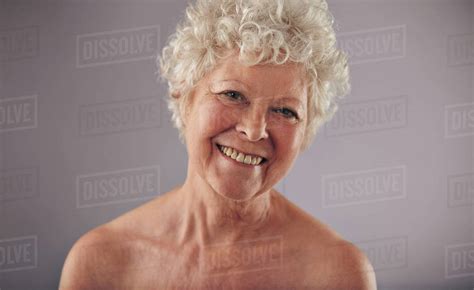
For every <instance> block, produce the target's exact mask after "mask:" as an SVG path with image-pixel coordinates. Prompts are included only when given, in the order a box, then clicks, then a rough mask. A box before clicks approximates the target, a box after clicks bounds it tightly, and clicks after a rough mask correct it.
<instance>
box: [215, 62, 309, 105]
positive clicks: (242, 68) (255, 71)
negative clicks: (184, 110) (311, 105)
mask: <svg viewBox="0 0 474 290" xmlns="http://www.w3.org/2000/svg"><path fill="white" fill-rule="evenodd" d="M208 81H209V84H210V85H211V86H213V87H214V88H216V89H217V88H218V87H222V88H224V87H226V86H235V88H234V89H240V90H243V91H246V92H247V93H250V94H254V95H256V96H259V97H260V98H279V97H293V98H298V99H300V101H302V102H303V103H305V102H304V101H305V100H306V98H307V83H308V82H307V77H306V71H305V68H304V66H303V64H297V63H291V62H288V63H285V64H281V65H279V64H257V65H253V66H248V65H245V64H242V63H241V62H240V61H239V59H238V56H237V55H232V56H230V57H227V58H225V59H222V60H221V61H220V62H219V63H218V64H217V65H216V66H215V67H214V69H213V70H212V71H211V72H210V73H209V75H208Z"/></svg>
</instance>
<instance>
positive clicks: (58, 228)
mask: <svg viewBox="0 0 474 290" xmlns="http://www.w3.org/2000/svg"><path fill="white" fill-rule="evenodd" d="M186 2H187V1H171V0H169V1H165V0H161V1H159V0H137V1H132V0H128V1H127V0H104V1H99V0H84V1H79V0H65V1H52V0H51V1H47V0H45V1H32V0H31V1H25V0H20V1H13V0H3V1H2V0H0V98H1V99H0V289H1V290H8V289H55V288H57V285H58V281H59V277H60V271H61V268H62V265H63V262H64V259H65V257H66V254H67V252H68V250H69V249H70V247H71V246H72V244H73V243H74V241H75V240H77V239H78V238H79V237H80V236H81V235H82V234H84V233H85V232H87V231H88V230H90V229H92V228H94V227H96V226H97V225H100V224H102V223H105V222H107V221H109V220H111V219H113V218H115V217H116V216H118V215H120V214H122V213H124V212H126V211H128V210H130V209H132V208H135V207H137V206H138V205H140V204H142V203H144V202H146V201H147V200H149V199H150V198H152V197H154V196H157V195H159V194H160V193H163V192H166V191H169V190H170V189H171V188H173V187H175V186H176V185H178V184H180V183H182V182H183V181H184V177H185V174H186V160H187V157H186V152H185V148H184V146H183V145H181V144H180V143H179V141H178V137H177V136H178V134H177V131H176V130H175V129H174V128H173V127H172V124H171V122H170V114H169V113H168V112H167V109H166V107H165V106H164V103H163V102H162V100H163V98H164V97H165V94H166V86H165V84H163V83H157V82H156V81H155V78H156V76H155V71H156V66H155V63H154V59H153V57H152V53H156V52H157V51H159V50H160V49H161V48H162V47H163V45H164V44H165V41H166V39H167V37H168V35H169V34H170V33H171V32H172V31H173V30H174V28H175V25H176V23H177V21H178V19H179V18H181V17H182V15H183V9H184V7H185V6H186ZM329 5H330V9H331V11H332V13H333V14H334V16H335V18H336V23H337V34H338V37H339V39H340V40H339V43H340V45H341V47H343V48H344V49H346V50H347V51H348V52H349V53H350V55H351V62H352V65H351V72H352V74H351V77H352V87H353V89H352V92H351V94H350V95H349V96H347V97H346V99H345V100H344V103H343V104H342V106H341V110H340V112H339V113H338V114H337V115H336V116H335V117H334V119H333V122H334V123H332V127H331V126H330V124H331V123H330V124H328V125H327V126H325V127H324V128H323V129H322V130H321V131H320V133H319V135H318V136H317V138H316V140H315V142H314V143H313V144H312V146H311V147H310V148H309V149H308V150H307V152H305V153H303V156H300V158H299V159H298V160H297V162H296V164H295V166H294V168H293V169H292V171H291V172H290V173H289V174H288V176H287V177H286V178H285V179H284V180H283V181H282V182H280V184H279V185H278V188H279V189H280V190H282V191H283V193H284V194H285V195H286V196H287V197H288V198H289V199H290V200H292V201H294V202H295V203H297V204H298V205H299V206H300V207H302V208H303V209H304V210H306V211H308V212H309V213H311V214H312V215H313V216H315V217H317V218H319V219H321V220H322V221H323V222H325V223H327V224H329V225H330V226H332V227H333V228H334V229H335V230H337V231H338V232H340V233H341V234H342V235H343V236H344V237H345V238H346V239H348V240H350V241H352V242H354V243H356V244H358V245H359V246H360V247H361V248H362V249H363V250H364V251H365V252H366V253H367V255H368V256H369V258H370V259H371V261H372V263H373V264H374V266H375V268H376V273H377V280H378V281H377V282H378V283H377V284H378V286H379V289H473V287H474V282H473V280H474V244H473V243H474V231H473V222H474V211H473V196H474V177H473V176H474V175H473V174H474V168H473V160H474V152H473V136H474V108H473V105H472V104H473V102H474V94H473V83H474V73H473V72H474V20H473V19H474V1H472V0H449V1H448V0H433V1H428V0H412V1H408V0H391V1H389V0H384V1H375V0H373V1H362V0H337V1H329ZM150 27H152V28H150ZM130 29H132V30H130ZM111 31H113V32H111ZM144 35H145V36H146V37H149V38H148V40H147V41H149V42H147V45H148V46H147V48H146V49H143V47H142V50H140V49H138V50H137V51H135V52H133V50H132V48H131V46H132V45H133V43H135V44H136V43H137V42H134V41H135V40H133V39H140V37H142V36H144ZM114 37H115V38H116V39H120V37H123V38H122V39H129V42H128V43H127V42H124V43H123V45H124V46H122V48H123V54H122V55H118V56H115V57H114V56H111V55H110V51H109V55H105V56H104V55H102V56H100V55H99V56H96V57H90V55H87V51H86V49H87V48H88V46H87V45H90V44H91V43H94V41H100V39H109V40H110V39H112V38H114ZM127 37H128V38H127ZM134 37H135V38H134ZM141 39H143V38H141ZM124 41H125V40H124ZM85 43H86V44H85ZM96 43H97V42H96ZM354 43H358V44H363V46H355V45H354ZM127 45H128V50H127V47H125V46H127ZM374 45H378V46H374ZM374 47H377V48H378V49H377V50H373V48H374ZM25 97H26V98H25ZM144 108H152V110H150V111H148V113H146V114H145V115H146V116H148V117H149V119H148V120H147V121H146V122H142V121H140V120H138V119H134V117H135V118H136V117H139V116H140V114H139V113H137V112H138V111H137V110H139V109H142V110H143V109H144ZM2 112H3V113H2ZM5 112H9V113H8V114H6V113H5ZM110 112H112V113H110ZM344 112H345V113H344ZM462 112H464V113H465V114H464V115H462ZM99 113H102V114H115V115H113V116H121V117H120V119H118V120H119V121H120V123H100V124H98V125H97V126H96V127H91V126H90V124H91V123H87V122H91V121H101V120H102V121H103V120H104V119H101V118H100V117H97V116H99V115H98V114H99ZM2 114H3V115H2ZM94 114H95V115H94ZM120 114H122V115H120ZM127 114H128V115H127ZM351 114H356V115H355V116H356V117H355V118H356V119H353V117H354V115H351ZM374 114H375V115H376V116H378V118H377V119H372V117H373V116H374ZM469 114H471V115H469ZM6 115H8V116H9V118H10V119H7V117H5V116H6ZM102 116H104V115H102ZM108 116H110V115H108ZM142 116H143V114H142ZM351 116H352V117H351ZM354 120H355V122H354ZM453 120H455V121H456V122H455V123H453ZM109 121H110V119H109ZM462 121H463V122H464V123H457V122H462ZM337 122H338V123H337ZM137 180H142V181H143V180H147V182H149V183H147V184H148V185H149V186H148V187H146V188H144V187H138V188H140V190H135V189H136V187H133V188H129V187H128V185H129V184H130V183H126V182H127V181H128V182H134V181H137ZM355 180H358V181H361V180H362V181H363V182H364V183H363V184H364V185H363V186H362V187H357V188H356V189H355V190H353V189H349V188H343V189H341V186H343V185H344V184H348V183H350V182H352V181H355ZM101 181H102V182H104V181H115V182H118V184H120V186H119V187H118V188H119V189H120V190H121V192H120V194H115V195H114V193H112V192H109V193H107V191H101V189H100V188H97V187H96V188H95V189H92V190H91V189H87V188H88V187H87V186H88V185H90V184H92V183H91V182H101ZM120 182H123V183H120ZM371 182H372V183H371ZM374 182H375V183H374ZM374 184H376V187H375V189H374V188H373V187H372V185H374ZM101 193H102V194H104V195H103V196H100V194H101ZM91 194H92V195H93V194H97V195H96V196H95V197H91V196H92V195H91ZM15 251H16V254H15V255H10V256H9V258H8V257H7V254H6V253H7V252H8V253H15ZM463 253H464V254H465V256H464V258H465V259H464V260H463V261H464V264H462V263H459V262H460V261H462V260H460V259H459V257H462V254H463ZM469 253H471V254H470V255H471V256H469ZM466 254H467V255H466Z"/></svg>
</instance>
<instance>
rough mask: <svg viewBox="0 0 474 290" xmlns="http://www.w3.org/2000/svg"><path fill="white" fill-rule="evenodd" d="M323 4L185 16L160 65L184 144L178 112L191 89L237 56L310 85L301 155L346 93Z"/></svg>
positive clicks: (228, 8)
mask: <svg viewBox="0 0 474 290" xmlns="http://www.w3.org/2000/svg"><path fill="white" fill-rule="evenodd" d="M333 23H334V17H333V16H332V14H331V13H330V12H329V10H328V5H327V2H326V0H197V2H196V3H195V4H190V5H189V6H188V7H187V9H186V17H185V19H184V21H182V22H181V23H179V24H178V26H177V29H176V32H175V33H174V34H172V35H171V36H170V38H169V40H168V43H167V45H166V46H165V47H164V48H163V50H162V54H161V56H159V57H158V59H157V62H158V65H159V68H160V72H159V73H161V77H162V78H163V79H165V80H166V81H167V82H168V86H169V97H168V98H167V103H168V108H169V109H170V111H171V112H172V120H173V123H174V126H175V127H176V128H178V130H179V133H180V134H179V136H180V140H181V142H183V143H184V141H185V140H184V134H183V126H184V125H183V122H182V117H181V112H182V111H183V109H185V106H186V105H187V103H188V102H187V97H188V95H189V93H190V92H191V90H192V88H193V87H194V86H195V84H196V83H197V82H198V81H199V80H200V79H201V78H203V76H204V75H205V74H206V73H207V72H209V71H210V70H211V69H212V68H213V67H214V65H215V64H216V62H217V61H218V60H219V58H222V57H224V56H225V55H226V53H227V52H229V51H233V50H238V53H239V60H240V61H241V62H242V63H243V64H245V65H256V64H266V63H269V64H270V63H271V64H284V63H286V62H294V63H301V64H303V65H304V68H305V70H306V73H307V76H308V79H309V82H308V106H307V110H308V112H307V118H308V119H307V123H306V131H305V139H304V140H303V145H302V150H305V149H306V148H307V147H308V146H309V145H310V144H311V142H312V140H313V139H314V136H315V135H316V132H317V131H318V129H319V127H320V126H321V125H322V124H323V123H324V122H326V121H328V120H329V119H331V117H332V116H333V114H334V113H335V112H336V110H337V101H336V99H337V98H342V97H344V96H345V95H347V94H348V93H349V91H350V82H349V67H348V64H347V61H348V56H347V54H346V53H345V52H343V51H342V50H340V49H338V48H337V47H336V35H335V31H334V29H333Z"/></svg>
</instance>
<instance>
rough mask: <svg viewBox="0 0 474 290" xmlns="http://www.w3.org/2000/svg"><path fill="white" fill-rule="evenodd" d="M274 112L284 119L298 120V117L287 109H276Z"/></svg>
mask: <svg viewBox="0 0 474 290" xmlns="http://www.w3.org/2000/svg"><path fill="white" fill-rule="evenodd" d="M274 111H275V112H277V113H281V114H282V115H283V116H284V117H285V118H288V119H298V115H297V114H296V113H295V112H294V111H292V110H290V109H288V108H276V109H275V110H274Z"/></svg>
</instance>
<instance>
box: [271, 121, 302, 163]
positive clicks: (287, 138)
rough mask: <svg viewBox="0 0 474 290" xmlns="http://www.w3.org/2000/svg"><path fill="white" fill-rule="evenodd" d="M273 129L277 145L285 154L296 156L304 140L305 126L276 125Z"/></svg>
mask: <svg viewBox="0 0 474 290" xmlns="http://www.w3.org/2000/svg"><path fill="white" fill-rule="evenodd" d="M273 129H274V130H273V137H274V138H273V139H274V142H275V143H276V144H275V145H277V146H278V148H280V150H281V152H282V153H283V155H286V156H292V155H294V156H296V155H297V154H298V151H299V148H300V146H301V143H302V142H303V137H304V129H303V126H297V127H295V126H276V127H274V128H273Z"/></svg>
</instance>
